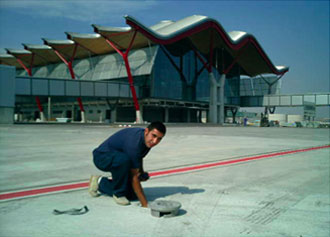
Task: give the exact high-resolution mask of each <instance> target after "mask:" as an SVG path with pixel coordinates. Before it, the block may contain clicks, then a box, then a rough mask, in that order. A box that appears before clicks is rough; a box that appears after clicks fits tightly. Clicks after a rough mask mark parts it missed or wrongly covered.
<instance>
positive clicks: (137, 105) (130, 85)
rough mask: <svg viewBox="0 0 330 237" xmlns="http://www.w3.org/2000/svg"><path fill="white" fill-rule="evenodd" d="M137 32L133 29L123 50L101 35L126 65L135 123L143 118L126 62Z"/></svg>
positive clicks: (140, 121)
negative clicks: (127, 44) (130, 37)
mask: <svg viewBox="0 0 330 237" xmlns="http://www.w3.org/2000/svg"><path fill="white" fill-rule="evenodd" d="M136 34H137V31H134V35H133V37H132V39H131V42H130V44H129V46H128V48H127V49H126V51H125V52H122V51H120V50H119V48H118V47H117V46H116V45H115V44H114V42H112V41H111V40H110V39H108V38H107V37H106V36H104V35H102V36H103V38H104V39H105V41H106V42H107V43H108V44H109V45H110V46H111V47H112V48H113V49H114V50H116V52H117V53H118V54H119V55H120V56H122V58H123V60H124V63H125V67H126V72H127V77H128V83H129V87H130V90H131V93H132V97H133V101H134V107H135V111H136V122H137V123H142V122H143V119H142V116H141V114H140V105H139V102H138V99H137V95H136V91H135V87H134V81H133V76H132V72H131V68H130V65H129V62H128V53H129V51H130V50H131V48H132V45H133V42H134V39H135V36H136Z"/></svg>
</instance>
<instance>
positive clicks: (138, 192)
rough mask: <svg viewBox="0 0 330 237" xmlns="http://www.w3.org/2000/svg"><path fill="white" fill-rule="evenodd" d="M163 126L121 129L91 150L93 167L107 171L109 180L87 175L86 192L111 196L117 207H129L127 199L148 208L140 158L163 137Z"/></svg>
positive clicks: (145, 175) (144, 176)
mask: <svg viewBox="0 0 330 237" xmlns="http://www.w3.org/2000/svg"><path fill="white" fill-rule="evenodd" d="M165 133H166V127H165V125H164V124H163V123H161V122H152V123H151V124H150V125H149V126H148V127H147V128H145V129H144V128H125V129H122V130H120V131H118V132H116V133H115V134H113V135H112V136H110V137H109V138H108V139H107V140H105V141H104V142H103V143H102V144H101V145H100V146H99V147H97V148H96V149H95V150H94V151H93V161H94V164H95V166H96V167H97V168H98V169H100V170H102V171H105V172H111V175H112V179H109V178H107V177H102V176H91V178H90V181H89V189H88V192H89V193H90V195H91V196H93V197H97V196H99V195H100V194H107V195H109V196H112V197H113V199H114V201H115V202H116V203H117V204H119V205H129V204H130V201H129V200H135V199H139V201H140V203H141V206H142V207H147V206H148V201H147V199H146V196H145V194H144V192H143V188H142V186H141V183H140V182H141V181H146V180H147V179H148V178H149V175H148V173H146V172H144V170H143V158H144V157H145V156H146V155H147V154H148V152H149V151H150V149H151V148H152V147H154V146H156V145H157V144H158V143H159V142H160V141H161V140H162V138H163V137H164V136H165Z"/></svg>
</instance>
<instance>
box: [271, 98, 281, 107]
mask: <svg viewBox="0 0 330 237" xmlns="http://www.w3.org/2000/svg"><path fill="white" fill-rule="evenodd" d="M279 104H280V98H279V97H277V96H276V97H271V96H270V97H269V105H270V106H275V105H279Z"/></svg>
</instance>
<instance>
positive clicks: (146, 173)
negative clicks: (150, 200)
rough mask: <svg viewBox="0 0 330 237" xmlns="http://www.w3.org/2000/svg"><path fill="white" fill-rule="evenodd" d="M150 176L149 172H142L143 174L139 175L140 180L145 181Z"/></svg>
mask: <svg viewBox="0 0 330 237" xmlns="http://www.w3.org/2000/svg"><path fill="white" fill-rule="evenodd" d="M149 178H150V176H149V173H148V172H143V173H141V174H140V175H139V180H140V181H141V182H143V181H147V180H148V179H149Z"/></svg>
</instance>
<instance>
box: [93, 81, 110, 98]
mask: <svg viewBox="0 0 330 237" xmlns="http://www.w3.org/2000/svg"><path fill="white" fill-rule="evenodd" d="M94 86H95V96H107V84H106V83H102V82H95V84H94Z"/></svg>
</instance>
